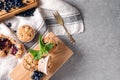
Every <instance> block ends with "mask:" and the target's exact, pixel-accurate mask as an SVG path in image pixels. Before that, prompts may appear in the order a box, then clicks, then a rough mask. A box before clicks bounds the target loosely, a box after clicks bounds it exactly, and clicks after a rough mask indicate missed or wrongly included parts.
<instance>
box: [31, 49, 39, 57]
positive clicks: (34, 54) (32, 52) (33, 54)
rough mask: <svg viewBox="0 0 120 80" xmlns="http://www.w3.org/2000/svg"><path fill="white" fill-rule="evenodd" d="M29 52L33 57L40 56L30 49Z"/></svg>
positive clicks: (37, 52)
mask: <svg viewBox="0 0 120 80" xmlns="http://www.w3.org/2000/svg"><path fill="white" fill-rule="evenodd" d="M29 52H30V53H31V54H32V56H33V57H35V56H37V55H38V54H39V51H37V50H32V49H30V50H29Z"/></svg>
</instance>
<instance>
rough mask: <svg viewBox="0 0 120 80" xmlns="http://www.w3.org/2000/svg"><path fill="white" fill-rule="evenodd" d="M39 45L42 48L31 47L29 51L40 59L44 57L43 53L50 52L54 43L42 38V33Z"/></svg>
mask: <svg viewBox="0 0 120 80" xmlns="http://www.w3.org/2000/svg"><path fill="white" fill-rule="evenodd" d="M39 46H40V50H32V49H30V50H29V52H30V53H31V54H32V56H33V57H34V59H35V60H39V59H41V58H42V55H43V54H48V52H49V51H50V50H51V49H52V48H53V44H51V43H46V44H45V43H44V42H43V40H42V35H40V36H39Z"/></svg>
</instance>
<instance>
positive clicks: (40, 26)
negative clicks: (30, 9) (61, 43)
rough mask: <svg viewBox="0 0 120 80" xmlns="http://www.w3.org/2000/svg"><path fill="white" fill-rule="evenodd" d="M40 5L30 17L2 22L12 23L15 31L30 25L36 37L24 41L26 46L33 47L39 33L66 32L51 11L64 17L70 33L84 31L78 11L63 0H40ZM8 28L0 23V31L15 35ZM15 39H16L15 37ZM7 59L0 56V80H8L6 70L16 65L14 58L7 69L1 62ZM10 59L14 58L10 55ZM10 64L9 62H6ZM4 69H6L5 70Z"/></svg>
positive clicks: (14, 18) (59, 33)
mask: <svg viewBox="0 0 120 80" xmlns="http://www.w3.org/2000/svg"><path fill="white" fill-rule="evenodd" d="M40 3H41V5H40V6H39V7H38V8H37V9H36V10H35V12H34V16H31V17H20V16H15V17H13V18H11V19H9V20H6V21H5V22H4V23H5V24H8V23H12V25H11V30H12V32H14V31H15V32H16V31H17V29H18V28H19V27H21V26H22V25H30V26H31V27H33V28H34V29H35V32H36V36H35V37H36V38H34V40H32V41H31V42H29V43H24V45H25V46H26V48H33V47H34V46H35V45H36V44H37V43H36V42H37V40H38V39H37V38H38V36H39V34H45V33H47V32H49V31H50V32H51V31H52V32H53V33H55V34H56V35H65V34H66V32H65V31H64V29H63V28H62V27H61V26H60V25H58V24H57V22H56V20H55V18H54V17H53V13H54V12H55V11H58V12H59V13H60V14H61V16H62V17H63V19H64V22H65V27H66V28H67V29H68V31H69V32H70V34H75V33H80V32H83V31H84V25H83V20H82V16H81V14H80V12H79V11H78V10H77V9H76V8H75V7H73V6H71V5H69V4H68V3H66V2H64V1H63V0H40ZM12 32H11V31H10V30H9V28H7V26H5V25H4V24H3V23H2V24H0V33H2V34H5V35H8V36H10V37H14V38H15V37H16V36H15V35H13V33H12ZM15 32H14V33H15ZM16 40H17V39H16ZM7 60H9V57H8V58H6V59H4V60H3V59H2V58H0V65H1V66H0V80H10V79H9V78H8V76H7V74H8V72H9V71H10V70H11V69H12V68H13V67H14V66H15V65H16V63H17V62H16V60H15V62H14V63H13V65H12V64H11V65H9V67H10V68H8V69H7V67H4V66H8V65H7V64H3V63H4V61H7ZM11 60H14V58H12V57H11ZM2 64H3V66H2ZM8 64H10V63H8ZM5 69H6V71H5Z"/></svg>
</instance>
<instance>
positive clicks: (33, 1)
mask: <svg viewBox="0 0 120 80" xmlns="http://www.w3.org/2000/svg"><path fill="white" fill-rule="evenodd" d="M25 1H27V0H23V2H25ZM25 3H26V2H25ZM26 4H27V5H26V6H24V7H21V8H16V9H12V10H10V11H9V12H6V11H4V10H1V11H0V21H3V20H5V19H8V18H10V17H13V16H15V15H16V14H18V13H21V12H23V11H26V10H28V9H31V8H33V7H37V5H38V1H37V0H29V3H26Z"/></svg>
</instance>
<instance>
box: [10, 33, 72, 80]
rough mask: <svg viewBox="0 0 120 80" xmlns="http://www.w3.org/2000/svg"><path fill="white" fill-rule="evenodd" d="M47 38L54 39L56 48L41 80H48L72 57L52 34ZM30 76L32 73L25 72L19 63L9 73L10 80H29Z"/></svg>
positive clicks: (37, 47)
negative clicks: (48, 68)
mask: <svg viewBox="0 0 120 80" xmlns="http://www.w3.org/2000/svg"><path fill="white" fill-rule="evenodd" d="M47 36H49V37H50V38H54V39H55V41H57V43H58V46H57V48H56V51H54V52H53V56H52V59H51V60H52V63H53V65H52V67H51V69H50V70H49V71H48V75H45V76H44V77H43V78H42V79H41V80H49V79H50V78H51V77H52V76H53V75H54V74H55V72H56V71H57V70H58V69H60V67H61V66H62V65H63V64H64V63H65V62H66V61H67V60H68V59H69V58H70V57H71V56H72V55H73V52H72V51H71V50H70V49H69V48H68V47H67V46H66V45H65V44H64V43H63V42H62V41H61V40H60V39H59V38H58V37H56V36H55V35H54V34H53V33H49V34H47ZM34 49H35V50H37V49H39V46H38V45H37V46H36V47H35V48H34ZM32 74H33V72H30V71H28V70H26V69H25V68H24V67H23V65H22V64H21V63H20V64H18V65H17V66H16V67H15V68H14V69H13V70H12V71H11V72H10V77H11V79H12V80H31V75H32Z"/></svg>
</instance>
